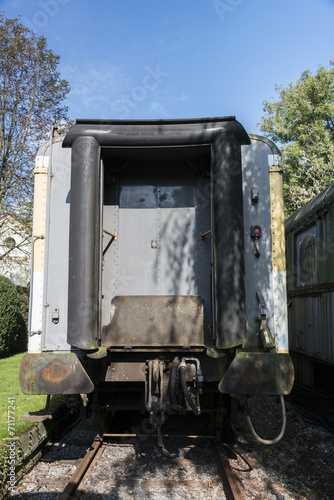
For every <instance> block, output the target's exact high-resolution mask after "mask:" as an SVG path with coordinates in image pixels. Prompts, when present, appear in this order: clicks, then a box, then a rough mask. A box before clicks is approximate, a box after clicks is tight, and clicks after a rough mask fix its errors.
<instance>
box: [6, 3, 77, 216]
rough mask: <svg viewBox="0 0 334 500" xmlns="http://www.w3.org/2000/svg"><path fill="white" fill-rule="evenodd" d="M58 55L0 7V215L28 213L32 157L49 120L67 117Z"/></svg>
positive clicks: (65, 88)
mask: <svg viewBox="0 0 334 500" xmlns="http://www.w3.org/2000/svg"><path fill="white" fill-rule="evenodd" d="M59 59H60V58H59V56H57V55H55V54H54V53H53V52H52V50H50V49H48V48H47V43H46V39H45V38H44V37H37V36H36V35H35V34H34V33H33V32H32V31H31V30H29V29H28V28H26V27H25V26H24V25H23V24H21V23H20V22H19V18H14V19H7V18H5V17H4V15H3V13H1V12H0V110H1V111H0V215H1V214H3V213H11V214H13V215H15V216H16V217H17V218H21V220H23V221H24V222H27V221H29V219H30V218H31V210H32V203H31V199H32V186H33V167H34V157H35V155H36V152H37V149H38V145H39V144H40V143H41V142H42V141H44V140H45V139H46V138H47V137H48V135H49V133H50V129H51V126H52V125H56V124H57V123H62V122H64V121H67V120H68V119H67V116H66V115H67V107H65V106H63V105H62V101H63V100H64V99H65V97H66V95H67V93H68V92H69V85H68V82H67V81H66V80H62V79H61V78H60V74H59V72H58V71H57V66H58V64H59Z"/></svg>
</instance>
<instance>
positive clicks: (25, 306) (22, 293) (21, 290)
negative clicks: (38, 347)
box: [16, 285, 30, 331]
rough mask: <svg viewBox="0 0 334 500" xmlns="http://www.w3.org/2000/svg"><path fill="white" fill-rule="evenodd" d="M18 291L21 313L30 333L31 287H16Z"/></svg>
mask: <svg viewBox="0 0 334 500" xmlns="http://www.w3.org/2000/svg"><path fill="white" fill-rule="evenodd" d="M16 290H17V293H18V295H19V298H20V304H21V306H20V311H21V314H22V318H23V319H24V322H25V325H26V328H27V331H28V314H29V293H30V287H29V285H28V286H20V285H16Z"/></svg>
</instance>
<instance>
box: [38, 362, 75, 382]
mask: <svg viewBox="0 0 334 500" xmlns="http://www.w3.org/2000/svg"><path fill="white" fill-rule="evenodd" d="M68 375H69V369H68V367H67V366H66V365H65V363H62V362H61V361H59V360H56V361H53V362H52V363H50V364H49V365H47V366H46V367H45V368H43V369H42V370H41V376H42V378H43V379H44V380H46V381H48V382H52V383H53V384H60V383H61V382H63V381H64V379H65V378H66V377H67V376H68Z"/></svg>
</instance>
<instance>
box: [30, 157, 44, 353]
mask: <svg viewBox="0 0 334 500" xmlns="http://www.w3.org/2000/svg"><path fill="white" fill-rule="evenodd" d="M48 166H49V157H48V156H43V155H39V156H37V157H36V166H35V170H34V174H35V185H34V218H33V235H32V276H31V301H30V317H29V341H28V349H29V351H39V350H41V347H42V342H41V340H42V329H43V306H44V302H43V288H44V256H45V221H46V204H47V201H46V200H47V185H48V172H49V168H48Z"/></svg>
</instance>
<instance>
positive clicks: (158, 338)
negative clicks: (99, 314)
mask: <svg viewBox="0 0 334 500" xmlns="http://www.w3.org/2000/svg"><path fill="white" fill-rule="evenodd" d="M203 344H204V327H203V300H202V299H201V297H199V296H195V295H189V296H183V295H175V296H173V295H159V296H156V295H132V296H116V297H114V298H113V299H112V301H111V321H110V323H109V325H106V326H104V327H103V330H102V345H103V346H124V347H126V348H128V349H131V347H132V346H143V345H144V346H153V345H164V346H166V347H167V346H173V345H179V346H197V345H203Z"/></svg>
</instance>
